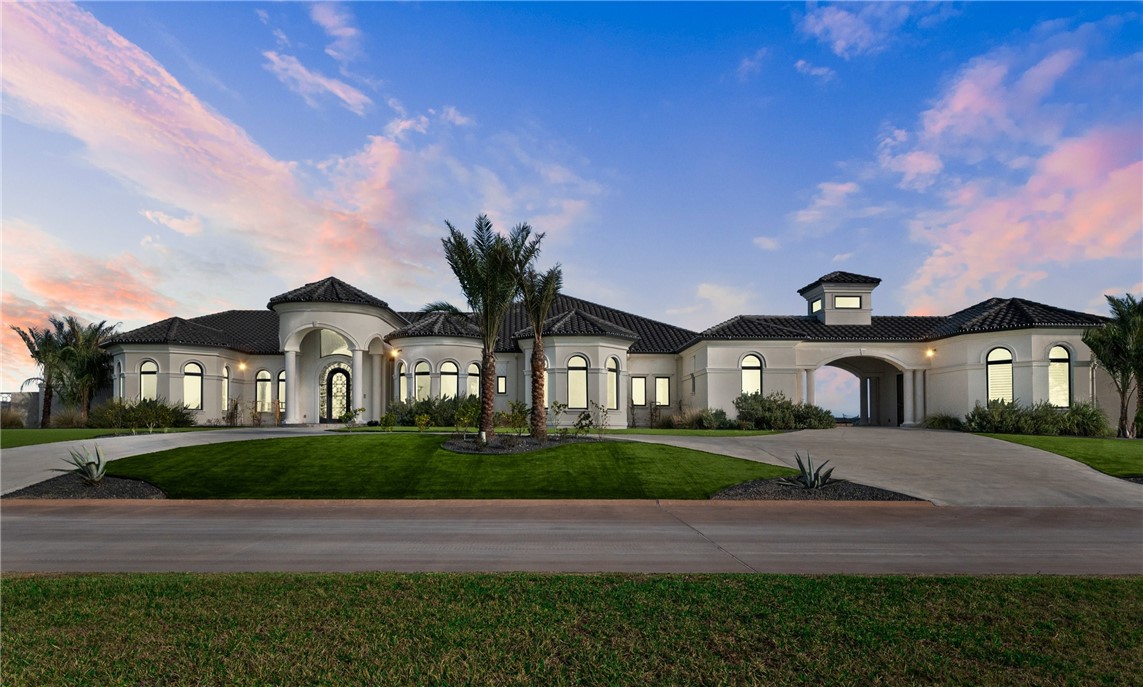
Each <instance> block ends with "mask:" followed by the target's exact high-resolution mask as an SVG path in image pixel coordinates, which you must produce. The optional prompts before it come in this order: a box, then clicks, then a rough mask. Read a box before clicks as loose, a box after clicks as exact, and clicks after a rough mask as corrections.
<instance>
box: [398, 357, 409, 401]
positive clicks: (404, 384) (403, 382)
mask: <svg viewBox="0 0 1143 687" xmlns="http://www.w3.org/2000/svg"><path fill="white" fill-rule="evenodd" d="M408 374H409V367H408V366H407V365H405V363H403V362H402V363H401V364H400V365H398V366H397V386H398V388H399V389H400V392H399V393H400V395H399V396H398V397H397V400H398V401H407V400H408V399H409V377H408Z"/></svg>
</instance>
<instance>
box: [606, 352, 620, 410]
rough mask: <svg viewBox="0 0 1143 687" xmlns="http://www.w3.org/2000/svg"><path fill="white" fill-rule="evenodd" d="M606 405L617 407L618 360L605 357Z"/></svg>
mask: <svg viewBox="0 0 1143 687" xmlns="http://www.w3.org/2000/svg"><path fill="white" fill-rule="evenodd" d="M607 407H608V409H610V410H618V409H619V360H618V359H616V358H608V359H607Z"/></svg>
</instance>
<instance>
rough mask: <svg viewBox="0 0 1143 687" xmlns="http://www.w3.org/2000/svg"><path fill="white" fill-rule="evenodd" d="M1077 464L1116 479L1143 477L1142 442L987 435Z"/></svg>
mask: <svg viewBox="0 0 1143 687" xmlns="http://www.w3.org/2000/svg"><path fill="white" fill-rule="evenodd" d="M984 436H989V437H993V438H994V439H1003V440H1004V441H1011V442H1012V443H1014V444H1023V445H1025V446H1031V447H1033V448H1038V449H1041V450H1043V451H1051V452H1052V453H1058V454H1059V455H1061V456H1064V457H1066V458H1071V459H1072V460H1078V461H1079V462H1081V463H1086V464H1087V465H1090V466H1091V467H1093V468H1095V469H1096V470H1099V471H1100V472H1106V473H1107V474H1109V475H1112V476H1114V477H1143V440H1139V439H1096V438H1090V437H1042V436H1034V435H1029V434H985V435H984Z"/></svg>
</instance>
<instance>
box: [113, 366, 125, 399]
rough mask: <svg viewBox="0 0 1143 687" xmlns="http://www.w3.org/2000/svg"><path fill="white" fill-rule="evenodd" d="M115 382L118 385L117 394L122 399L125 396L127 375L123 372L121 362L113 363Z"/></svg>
mask: <svg viewBox="0 0 1143 687" xmlns="http://www.w3.org/2000/svg"><path fill="white" fill-rule="evenodd" d="M115 382H116V384H118V385H119V393H118V394H117V396H118V397H119V400H120V401H122V400H124V399H125V398H127V376H126V375H124V374H123V363H115Z"/></svg>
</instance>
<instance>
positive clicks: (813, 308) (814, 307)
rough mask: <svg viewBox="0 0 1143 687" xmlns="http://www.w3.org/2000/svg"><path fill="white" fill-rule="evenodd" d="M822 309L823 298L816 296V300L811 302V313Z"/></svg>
mask: <svg viewBox="0 0 1143 687" xmlns="http://www.w3.org/2000/svg"><path fill="white" fill-rule="evenodd" d="M821 309H822V299H820V298H815V299H814V302H813V303H810V312H811V313H815V312H821Z"/></svg>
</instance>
